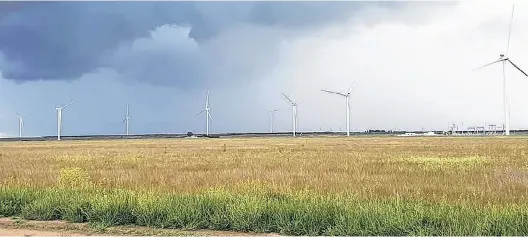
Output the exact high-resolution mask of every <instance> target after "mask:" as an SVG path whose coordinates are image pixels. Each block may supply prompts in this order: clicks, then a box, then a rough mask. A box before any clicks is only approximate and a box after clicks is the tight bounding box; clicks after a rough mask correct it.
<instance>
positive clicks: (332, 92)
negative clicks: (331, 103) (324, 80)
mask: <svg viewBox="0 0 528 237" xmlns="http://www.w3.org/2000/svg"><path fill="white" fill-rule="evenodd" d="M321 91H322V92H326V93H330V94H336V95H340V96H346V95H345V94H343V93H339V92H335V91H329V90H321Z"/></svg>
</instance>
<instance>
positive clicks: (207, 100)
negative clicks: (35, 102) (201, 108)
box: [205, 90, 209, 108]
mask: <svg viewBox="0 0 528 237" xmlns="http://www.w3.org/2000/svg"><path fill="white" fill-rule="evenodd" d="M205 107H206V108H208V107H209V90H207V97H206V99H205Z"/></svg>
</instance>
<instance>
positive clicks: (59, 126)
mask: <svg viewBox="0 0 528 237" xmlns="http://www.w3.org/2000/svg"><path fill="white" fill-rule="evenodd" d="M72 104H73V101H72V102H70V103H69V104H67V105H64V106H57V107H55V109H56V110H57V140H59V141H60V139H61V132H62V131H61V130H62V109H64V108H66V107H68V106H70V105H72Z"/></svg>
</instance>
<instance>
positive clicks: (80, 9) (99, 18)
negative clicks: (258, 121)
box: [0, 2, 365, 88]
mask: <svg viewBox="0 0 528 237" xmlns="http://www.w3.org/2000/svg"><path fill="white" fill-rule="evenodd" d="M363 5H365V3H358V2H333V3H328V2H230V3H224V2H47V3H26V4H20V5H19V4H12V5H9V7H8V8H5V7H4V10H3V11H2V14H0V51H1V52H2V53H3V55H4V57H3V58H4V61H6V62H8V63H4V65H3V66H2V68H0V69H1V70H2V72H3V74H4V77H6V78H10V79H12V80H16V81H19V82H22V81H31V80H40V79H43V80H69V79H74V78H78V77H80V76H81V75H83V74H85V73H89V72H91V71H93V70H95V69H97V68H99V67H114V68H115V69H116V70H118V71H120V72H123V73H124V74H125V75H128V76H129V77H131V78H135V79H138V80H145V81H148V82H152V83H157V84H161V85H177V86H179V87H182V88H189V87H196V86H199V85H203V84H206V83H207V82H206V81H207V80H206V79H207V78H210V77H211V75H207V73H208V72H215V73H216V74H217V73H218V71H217V70H216V71H215V68H216V69H218V68H219V66H218V64H219V62H215V61H213V62H211V59H206V58H212V60H214V59H220V58H222V57H225V56H222V55H218V54H214V53H218V52H221V53H223V54H232V55H237V56H238V55H240V54H243V56H245V55H244V54H245V53H246V52H242V51H244V50H246V51H247V50H248V49H249V51H254V50H253V49H255V48H256V49H257V50H261V51H272V50H274V48H273V46H274V45H275V44H276V43H273V42H272V41H273V40H277V39H279V38H278V37H276V38H273V36H272V35H266V34H260V35H249V34H251V33H254V32H247V31H246V32H243V31H237V30H236V29H237V27H239V26H240V25H252V26H256V27H261V28H265V27H270V28H287V29H290V32H291V31H292V30H293V31H302V30H313V29H316V28H318V27H322V26H324V25H326V24H329V23H331V22H335V21H342V20H344V19H346V18H348V17H349V15H350V14H351V12H352V11H354V10H356V9H359V8H361V7H363ZM174 25H177V26H179V27H184V28H185V27H187V31H185V30H184V29H176V28H177V27H173V26H174ZM177 31H180V32H177ZM226 32H229V33H231V34H230V35H228V34H227V33H226ZM261 32H262V31H261ZM183 33H185V34H183ZM235 33H236V34H235ZM274 33H277V32H274ZM282 33H284V32H282ZM257 36H258V38H257ZM217 37H221V39H220V40H216V38H217ZM227 40H229V41H227ZM257 43H259V46H258V47H253V46H254V45H255V44H257ZM147 45H150V46H147ZM204 45H205V47H208V52H206V53H204V52H202V49H201V47H202V46H204ZM166 46H168V47H169V48H168V49H167V48H164V47H166ZM239 46H241V47H239ZM138 47H139V48H138ZM141 47H143V48H141ZM211 47H216V49H213V48H211ZM226 48H228V49H229V50H230V51H229V52H226V51H225V49H226ZM258 53H260V52H258ZM252 55H253V57H255V59H256V61H255V62H252V61H251V60H250V61H248V59H251V58H248V57H242V58H237V57H230V58H229V60H230V62H229V63H230V64H231V67H232V69H233V70H239V69H245V70H246V71H248V72H247V73H248V74H257V73H256V72H253V71H251V70H257V71H258V70H262V69H258V68H256V67H257V66H258V67H261V64H260V63H263V64H262V65H267V66H268V67H269V66H271V65H270V64H269V63H266V61H270V60H271V61H273V60H272V58H270V59H268V60H264V59H263V56H266V55H265V54H255V53H254V52H253V54H252ZM259 57H260V58H259ZM235 61H236V62H235ZM222 63H226V62H220V64H222ZM236 64H240V65H236ZM247 65H254V66H253V67H251V66H250V67H249V69H247V67H246V66H247Z"/></svg>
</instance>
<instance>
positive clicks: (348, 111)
mask: <svg viewBox="0 0 528 237" xmlns="http://www.w3.org/2000/svg"><path fill="white" fill-rule="evenodd" d="M356 83H357V80H356V81H354V83H353V84H352V86H350V88H349V89H348V91H347V93H346V94H345V93H341V92H335V91H329V90H321V91H323V92H326V93H330V94H336V95H340V96H343V97H345V101H346V127H347V136H350V93H352V90H354V88H355V87H356Z"/></svg>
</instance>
